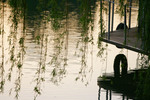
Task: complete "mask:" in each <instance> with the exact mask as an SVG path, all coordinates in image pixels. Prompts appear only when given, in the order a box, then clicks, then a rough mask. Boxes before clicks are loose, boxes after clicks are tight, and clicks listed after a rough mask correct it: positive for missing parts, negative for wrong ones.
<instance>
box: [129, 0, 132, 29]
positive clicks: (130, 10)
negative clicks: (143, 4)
mask: <svg viewBox="0 0 150 100" xmlns="http://www.w3.org/2000/svg"><path fill="white" fill-rule="evenodd" d="M129 8H130V11H129V29H130V28H131V8H132V0H130V6H129Z"/></svg>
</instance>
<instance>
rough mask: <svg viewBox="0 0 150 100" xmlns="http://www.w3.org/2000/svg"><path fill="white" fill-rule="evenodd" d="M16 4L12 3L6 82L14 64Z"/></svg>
mask: <svg viewBox="0 0 150 100" xmlns="http://www.w3.org/2000/svg"><path fill="white" fill-rule="evenodd" d="M17 8H18V6H17V3H14V4H13V6H12V14H11V17H10V18H11V19H12V25H11V30H10V31H11V32H10V34H9V36H8V41H9V49H10V52H9V54H10V62H11V67H10V68H9V73H8V80H9V81H10V80H11V75H12V71H13V68H14V66H15V63H16V55H15V50H16V43H17V30H18V22H19V18H20V17H19V16H20V15H19V9H17Z"/></svg>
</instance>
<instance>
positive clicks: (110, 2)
mask: <svg viewBox="0 0 150 100" xmlns="http://www.w3.org/2000/svg"><path fill="white" fill-rule="evenodd" d="M110 14H111V1H109V14H108V40H110Z"/></svg>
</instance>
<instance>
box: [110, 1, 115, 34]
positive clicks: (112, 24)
mask: <svg viewBox="0 0 150 100" xmlns="http://www.w3.org/2000/svg"><path fill="white" fill-rule="evenodd" d="M114 3H115V0H113V5H112V23H111V32H113V27H114V6H115V4H114Z"/></svg>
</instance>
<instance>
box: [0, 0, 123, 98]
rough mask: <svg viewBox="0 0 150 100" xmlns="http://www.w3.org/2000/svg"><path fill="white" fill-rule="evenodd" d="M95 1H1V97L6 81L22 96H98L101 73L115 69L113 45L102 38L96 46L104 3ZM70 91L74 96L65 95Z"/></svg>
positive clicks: (16, 94)
mask: <svg viewBox="0 0 150 100" xmlns="http://www.w3.org/2000/svg"><path fill="white" fill-rule="evenodd" d="M95 2H96V1H95V0H78V1H75V0H62V1H61V2H60V1H59V0H43V1H42V0H21V1H18V0H8V1H7V2H6V3H1V7H2V8H3V9H1V16H2V17H1V19H0V21H1V23H2V24H1V37H2V38H1V41H0V42H1V47H0V49H1V51H0V52H1V67H0V68H1V70H0V71H1V76H0V78H1V80H0V81H1V88H0V89H1V90H0V91H1V92H4V93H3V94H2V95H1V97H2V98H5V97H6V96H5V95H6V94H7V92H5V91H4V85H5V90H6V91H9V93H10V94H12V95H13V96H15V98H16V99H20V100H27V99H28V100H29V99H31V98H32V97H33V99H38V98H39V99H43V98H44V100H46V99H47V98H46V97H42V96H45V95H46V96H49V97H48V99H49V98H52V99H53V100H54V99H55V100H56V99H57V98H58V99H59V100H60V98H61V99H62V97H64V98H67V99H68V100H71V99H72V98H74V99H78V100H79V99H82V100H83V99H86V100H88V99H90V100H91V99H93V98H94V99H96V97H97V94H96V93H95V91H97V89H98V87H97V86H96V81H97V77H98V76H99V74H101V72H102V73H103V72H107V71H108V72H111V71H112V69H111V63H110V62H111V60H110V61H108V59H109V58H110V57H112V55H108V52H110V51H109V50H110V49H111V50H112V51H113V50H114V47H113V46H109V47H111V48H108V44H105V43H102V42H101V41H99V43H98V44H99V46H98V48H99V49H97V36H98V34H99V23H98V22H99V8H98V7H99V2H97V3H96V4H97V5H96V4H95ZM97 9H98V10H97ZM95 15H97V17H95ZM104 17H105V16H104ZM8 19H9V20H8ZM95 22H96V23H97V24H95ZM4 26H6V28H5V27H4ZM95 27H96V28H95ZM103 27H104V26H103ZM97 29H98V30H97ZM95 30H96V31H95ZM5 31H6V32H5ZM5 33H6V34H5ZM6 40H8V41H6ZM105 50H106V51H105ZM115 50H116V48H115ZM117 50H118V49H117ZM120 51H121V50H118V51H115V52H113V53H111V54H114V53H115V54H116V52H117V53H118V52H120ZM97 52H98V55H99V57H100V58H98V57H97ZM122 52H123V51H122ZM113 56H114V55H113ZM101 57H102V58H101ZM103 57H104V58H103ZM99 59H101V60H99ZM5 62H6V63H5ZM102 63H103V64H102ZM108 66H109V67H108ZM5 69H6V70H5ZM99 69H102V70H99ZM100 71H101V72H100ZM93 76H94V79H93ZM80 82H81V83H80ZM63 83H64V84H63ZM7 86H8V87H7ZM85 86H86V87H85ZM59 91H61V92H59ZM70 91H75V92H74V93H71V92H70ZM86 91H88V92H86ZM91 91H92V92H91ZM45 92H46V93H45ZM78 92H79V94H75V93H78ZM67 93H68V94H70V95H71V96H70V97H69V96H66V95H68V94H67ZM26 95H29V97H27V96H26ZM39 95H40V96H39ZM62 95H63V96H62ZM74 95H78V96H74ZM88 95H89V96H88ZM90 95H92V96H90ZM61 96H62V97H61ZM82 96H83V97H82ZM79 97H81V98H79ZM6 98H7V100H10V99H12V98H11V96H10V97H8V96H7V97H6ZM26 98H27V99H26ZM58 99H57V100H58ZM67 99H65V100H67Z"/></svg>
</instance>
